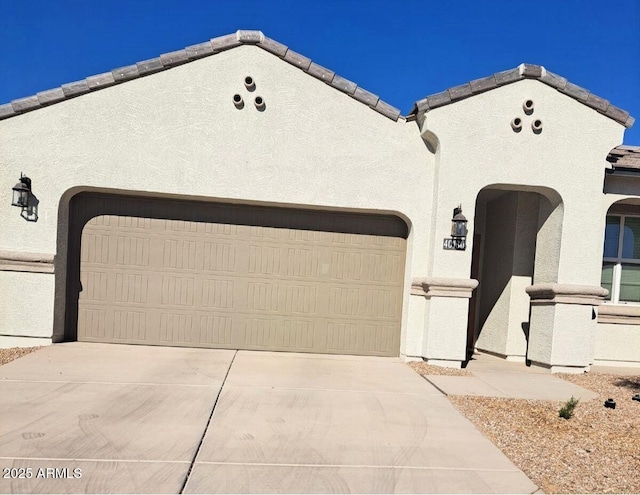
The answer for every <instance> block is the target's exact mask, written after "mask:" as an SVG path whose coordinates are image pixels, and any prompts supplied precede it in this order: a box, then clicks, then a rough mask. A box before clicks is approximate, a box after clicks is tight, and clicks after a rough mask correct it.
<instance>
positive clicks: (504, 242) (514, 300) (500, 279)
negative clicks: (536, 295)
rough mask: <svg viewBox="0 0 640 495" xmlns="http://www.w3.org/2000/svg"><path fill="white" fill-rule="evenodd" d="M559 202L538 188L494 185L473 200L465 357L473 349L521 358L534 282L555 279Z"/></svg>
mask: <svg viewBox="0 0 640 495" xmlns="http://www.w3.org/2000/svg"><path fill="white" fill-rule="evenodd" d="M562 216H563V205H562V199H561V197H560V195H559V194H558V193H556V192H555V191H553V190H551V189H549V188H543V187H533V186H522V185H508V184H495V185H491V186H487V187H485V188H484V189H482V190H481V191H480V192H479V193H478V196H477V198H476V205H475V218H474V236H473V255H472V256H473V258H472V267H471V278H473V279H477V280H478V281H479V286H478V289H477V290H476V292H475V293H474V295H473V298H472V299H471V301H470V304H469V319H468V328H467V357H468V358H470V357H471V355H472V353H473V351H474V349H477V350H481V351H485V352H490V353H492V354H496V355H498V356H502V357H505V358H507V359H510V360H514V361H523V362H524V361H525V359H526V355H527V343H528V339H529V331H530V329H529V315H530V310H529V295H528V294H527V293H526V292H525V289H526V287H528V286H530V285H532V284H533V283H545V282H557V279H558V263H559V254H560V239H561V235H560V234H561V231H562Z"/></svg>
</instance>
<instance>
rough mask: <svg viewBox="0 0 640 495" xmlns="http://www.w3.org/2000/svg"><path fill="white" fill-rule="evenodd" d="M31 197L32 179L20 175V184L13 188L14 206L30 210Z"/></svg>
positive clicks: (12, 203)
mask: <svg viewBox="0 0 640 495" xmlns="http://www.w3.org/2000/svg"><path fill="white" fill-rule="evenodd" d="M29 196H31V179H30V178H29V177H27V176H25V175H22V174H20V182H18V183H17V184H16V185H15V186H13V201H12V202H11V205H12V206H17V207H19V208H29Z"/></svg>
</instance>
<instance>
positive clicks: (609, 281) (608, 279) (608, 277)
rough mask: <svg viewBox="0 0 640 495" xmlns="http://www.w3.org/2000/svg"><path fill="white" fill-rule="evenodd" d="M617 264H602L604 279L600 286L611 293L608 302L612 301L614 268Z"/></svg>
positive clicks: (601, 280)
mask: <svg viewBox="0 0 640 495" xmlns="http://www.w3.org/2000/svg"><path fill="white" fill-rule="evenodd" d="M614 266H615V263H607V262H605V263H602V277H601V279H600V286H601V287H603V288H605V289H607V290H608V291H609V295H608V296H607V298H606V300H607V301H611V287H612V286H613V267H614Z"/></svg>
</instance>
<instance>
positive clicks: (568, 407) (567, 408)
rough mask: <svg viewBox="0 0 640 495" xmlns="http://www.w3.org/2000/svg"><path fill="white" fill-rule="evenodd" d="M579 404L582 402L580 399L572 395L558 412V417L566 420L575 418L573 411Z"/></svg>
mask: <svg viewBox="0 0 640 495" xmlns="http://www.w3.org/2000/svg"><path fill="white" fill-rule="evenodd" d="M578 402H580V399H576V398H574V397H573V395H572V396H571V399H569V400H568V401H567V402H565V403H564V405H563V406H562V407H561V408H560V410H559V411H558V416H560V417H561V418H564V419H571V417H572V416H573V410H574V409H575V408H576V406H577V405H578Z"/></svg>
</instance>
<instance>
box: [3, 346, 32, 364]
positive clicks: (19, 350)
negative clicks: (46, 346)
mask: <svg viewBox="0 0 640 495" xmlns="http://www.w3.org/2000/svg"><path fill="white" fill-rule="evenodd" d="M38 349H42V346H38V347H10V348H9V349H0V366H2V365H3V364H7V363H10V362H11V361H13V360H14V359H18V358H20V357H22V356H26V355H27V354H30V353H32V352H33V351H37V350H38Z"/></svg>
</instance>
